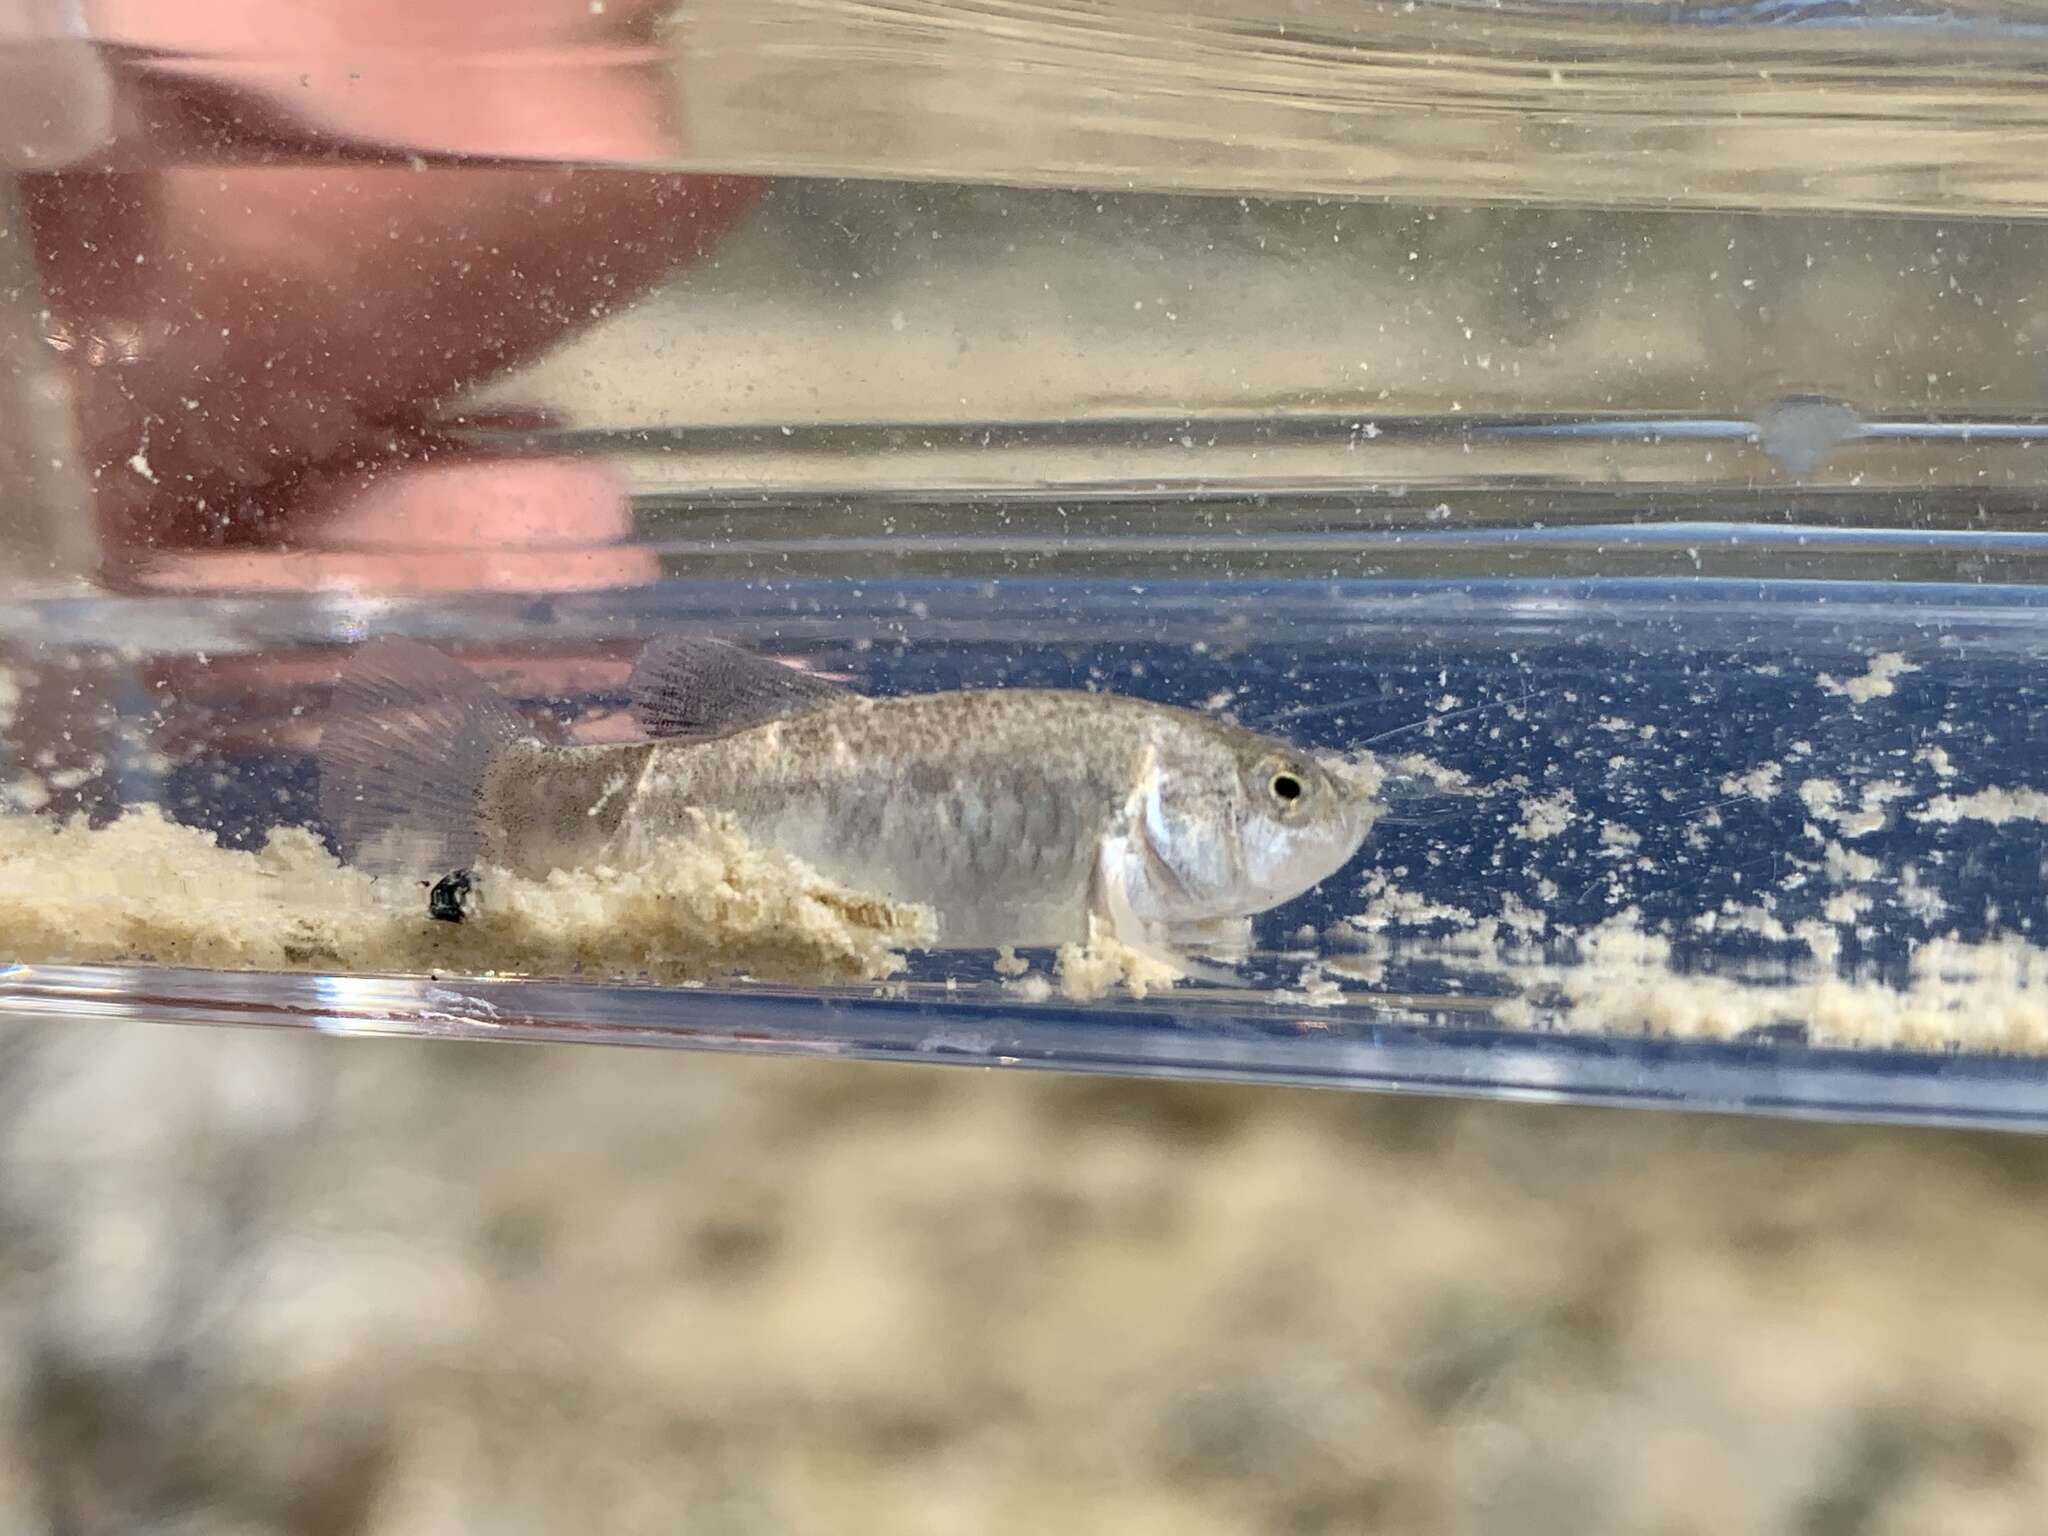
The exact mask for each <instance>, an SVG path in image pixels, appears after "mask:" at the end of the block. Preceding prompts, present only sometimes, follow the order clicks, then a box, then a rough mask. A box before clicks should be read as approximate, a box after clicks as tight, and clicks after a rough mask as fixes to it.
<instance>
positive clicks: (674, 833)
mask: <svg viewBox="0 0 2048 1536" xmlns="http://www.w3.org/2000/svg"><path fill="white" fill-rule="evenodd" d="M628 689H629V693H630V697H631V702H632V708H633V713H634V716H635V718H636V719H637V720H638V722H639V723H640V725H641V727H642V728H643V729H644V730H645V732H646V733H647V735H648V737H649V739H648V740H646V741H644V742H633V743H624V744H606V745H591V746H568V745H559V744H555V743H552V742H549V741H547V740H544V739H543V738H542V737H540V736H539V735H537V734H536V733H534V732H533V731H532V730H531V729H530V728H529V727H528V725H527V724H526V722H525V721H524V720H523V718H522V717H521V716H520V715H519V714H518V713H517V712H516V711H515V710H514V709H513V708H512V707H511V705H510V704H509V703H508V702H507V701H506V700H505V699H503V698H502V697H501V696H499V695H498V694H497V693H495V692H494V691H493V690H492V689H491V688H490V687H489V686H488V685H487V684H485V683H484V682H483V681H482V679H480V678H479V677H477V676H476V674H474V673H473V672H471V671H470V670H469V669H467V668H466V667H463V666H462V665H460V664H459V663H457V662H455V661H454V660H452V659H450V658H449V657H447V656H444V655H442V654H441V653H440V652H438V651H435V650H433V649H431V648H430V647H427V646H424V645H420V644H418V643H415V642H412V641H404V640H385V641H378V642H374V643H372V644H370V645H367V646H364V647H362V648H360V649H359V650H358V651H356V652H355V653H354V654H353V655H352V657H351V658H350V661H349V662H348V664H347V665H346V667H345V668H344V671H343V675H342V677H341V680H340V682H339V684H338V685H337V688H336V693H335V703H334V709H333V713H332V714H331V715H330V717H329V723H328V726H327V729H326V731H325V733H324V735H323V739H322V742H321V745H320V749H319V757H320V767H321V806H322V810H323V812H324V814H325V816H326V818H327V820H328V822H329V824H330V825H331V826H332V827H333V828H334V829H335V832H336V834H337V836H338V838H339V839H340V842H341V845H342V848H343V852H344V854H345V855H346V856H348V857H349V858H350V859H351V860H352V861H354V862H356V863H358V864H359V865H362V866H363V867H365V868H369V869H371V870H372V872H374V873H382V874H397V873H401V872H403V873H404V874H406V875H409V876H412V877H415V878H417V877H419V876H421V875H426V876H428V877H434V876H439V875H443V874H448V873H450V872H453V871H466V870H468V869H470V868H472V867H478V868H483V867H494V868H502V869H506V870H510V871H513V872H515V873H517V874H521V875H527V876H533V877H541V876H544V875H545V874H546V873H547V872H548V871H550V870H553V869H558V868H589V867H600V866H602V867H611V868H619V867H624V866H626V865H629V864H630V863H631V862H632V861H634V860H635V859H637V858H640V857H642V856H644V855H645V854H646V852H647V851H648V850H650V849H652V848H653V847H655V846H657V845H658V844H660V843H661V842H662V841H663V840H664V839H669V838H675V837H679V836H686V835H687V834H688V832H689V829H690V827H691V825H692V817H693V814H696V813H703V812H713V813H717V812H723V813H727V814H729V815H730V816H731V817H732V818H733V819H734V820H735V822H736V823H737V824H738V826H739V827H740V829H741V830H742V831H743V832H744V833H745V834H746V835H747V836H748V838H750V839H751V840H752V841H754V842H756V843H757V844H760V845H762V846H765V847H769V848H773V849H776V850H779V851H781V852H784V853H786V854H788V855H791V856H793V857H795V858H798V859H801V860H802V861H803V862H805V863H806V864H808V865H810V866H811V867H812V868H813V869H815V870H817V871H818V872H819V873H820V874H821V875H823V876H825V877H826V878H828V879H831V880H834V881H836V882H839V883H841V884H844V885H846V886H849V887H852V888H854V889H858V890H862V891H867V892H871V893H873V894H876V895H880V896H885V897H888V898H890V899H893V900H896V901H902V902H916V903H921V904H924V905H927V906H929V907H931V908H932V909H933V910H934V911H935V912H936V913H937V914H938V918H939V937H940V943H941V944H942V945H943V946H944V947H947V948H962V949H975V948H992V947H998V946H1005V945H1011V946H1017V947H1027V946H1042V945H1057V944H1063V943H1067V942H1070V941H1086V940H1088V939H1090V938H1091V937H1093V936H1095V935H1097V934H1103V933H1106V934H1108V935H1111V936H1113V937H1115V938H1117V939H1119V940H1121V941H1123V942H1125V943H1127V944H1130V945H1132V946H1133V947H1135V948H1138V949H1141V950H1144V951H1146V952H1149V953H1153V954H1162V953H1164V954H1168V955H1177V954H1183V953H1185V951H1186V949H1187V948H1189V947H1200V948H1208V949H1211V950H1212V951H1213V950H1214V949H1216V948H1217V947H1218V946H1219V944H1222V945H1224V946H1225V947H1227V945H1228V943H1229V942H1230V941H1231V940H1232V939H1233V937H1235V936H1239V935H1242V934H1244V933H1247V932H1248V930H1249V926H1250V919H1251V918H1252V917H1253V916H1254V915H1255V914H1257V913H1260V912H1263V911H1265V910H1267V909H1268V908H1271V907H1275V906H1278V905H1279V904H1281V903H1282V902H1285V901H1288V900H1290V899H1291V898H1293V897H1295V896H1298V895H1300V894H1302V893H1303V892H1305V891H1307V890H1309V889H1311V888H1312V887H1314V886H1316V885H1317V884H1319V883H1320V882H1322V881H1323V880H1325V879H1327V878H1328V877H1329V876H1331V875H1333V874H1335V873H1336V872H1337V871H1338V870H1339V869H1341V868H1342V867H1343V866H1344V865H1345V864H1347V863H1348V862H1349V861H1350V859H1351V858H1352V856H1353V855H1354V854H1355V853H1356V852H1357V851H1358V849H1359V847H1360V845H1361V844H1362V843H1363V841H1364V840H1365V837H1366V835H1367V833H1368V831H1369V830H1370V829H1371V827H1372V824H1373V821H1374V819H1375V818H1376V817H1377V815H1378V814H1379V810H1380V806H1379V802H1378V801H1377V799H1376V798H1375V796H1374V795H1373V793H1372V781H1371V776H1370V775H1369V774H1368V773H1365V772H1361V771H1360V770H1358V769H1356V768H1354V767H1351V766H1349V765H1347V764H1345V763H1343V762H1341V761H1337V760H1334V759H1326V758H1321V757H1318V756H1316V755H1314V754H1311V753H1308V752H1306V751H1303V750H1302V749H1300V748H1297V747H1295V746H1292V745H1290V744H1289V743H1287V742H1285V741H1282V740H1279V739H1276V738H1273V737H1268V736H1263V735H1260V734H1258V733H1255V732H1253V731H1250V730H1247V729H1243V728H1241V727H1239V726H1236V725H1233V724H1230V723H1227V722H1224V721H1220V720H1216V719H1212V718H1210V717H1208V716H1206V715H1201V714H1197V713H1194V712H1192V711H1189V710H1184V709H1178V708H1174V707H1171V706H1168V705H1163V704H1156V703H1152V702H1149V701H1146V700H1142V699H1136V698H1129V697H1124V696H1120V695H1115V694H1104V693H1089V692H1082V691H1069V690H1059V689H1040V688H998V689H966V690H960V691H954V692H945V693H931V694H920V695H914V696H905V697H870V696H867V695H864V694H861V693H858V692H855V691H853V690H851V689H849V688H846V687H843V686H841V685H840V684H838V683H835V682H832V681H831V680H829V679H826V678H821V677H818V676H816V675H815V674H812V673H808V672H803V671H799V670H797V669H796V668H793V667H787V666H784V665H782V664H781V663H779V662H776V661H773V660H770V659H767V658H763V657H760V656H757V655H754V654H752V653H750V652H748V651H745V650H742V649H740V648H738V647H735V646H732V645H728V644H725V643H723V642H720V641H715V640H709V639H700V638H695V637H690V636H668V637H664V638H662V639H659V640H656V641H655V642H653V643H652V644H651V645H649V646H648V647H647V648H646V650H645V651H644V652H642V654H641V656H640V658H639V660H638V661H637V663H636V664H635V666H634V668H633V672H632V676H631V679H630V681H629V684H628Z"/></svg>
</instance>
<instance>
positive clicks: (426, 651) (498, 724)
mask: <svg viewBox="0 0 2048 1536" xmlns="http://www.w3.org/2000/svg"><path fill="white" fill-rule="evenodd" d="M531 734H532V732H531V730H530V728H529V727H528V725H527V723H526V721H525V720H524V719H523V718H522V717H521V716H520V714H519V712H518V711H517V710H515V709H514V708H513V707H512V706H511V705H510V704H509V703H507V702H506V701H505V699H504V698H503V697H501V696H500V695H499V694H498V693H496V692H494V691H493V690H492V688H491V687H490V685H489V684H487V683H486V682H484V680H483V679H482V678H480V677H478V676H477V675H476V674H475V673H474V672H472V671H470V670H469V668H467V667H465V666H463V665H462V664H461V663H460V662H457V661H455V660H453V659H452V658H450V657H448V656H444V655H442V654H441V652H439V651H437V650H435V649H433V647H431V646H427V645H421V644H420V643H419V642H417V641H414V640H377V641H372V642H371V643H370V644H368V645H365V646H362V647H360V648H359V649H357V650H356V651H355V652H354V653H353V654H351V655H350V656H349V658H348V660H347V661H346V662H344V663H343V666H342V670H341V676H340V678H339V679H338V680H337V682H336V683H335V688H334V701H333V704H332V705H331V707H330V710H329V713H328V716H327V721H326V725H325V728H324V729H323V730H322V732H321V735H320V746H319V748H318V760H319V765H320V811H321V814H322V816H323V817H324V818H325V819H326V821H327V824H328V825H329V826H330V827H332V828H333V829H334V835H335V838H336V840H337V841H338V842H339V843H340V845H341V852H342V856H343V857H344V858H345V859H347V860H348V861H349V862H350V863H352V864H355V865H357V866H358V867H360V868H363V869H366V870H369V871H370V872H371V873H373V874H392V875H395V874H409V875H421V874H437V875H438V874H444V873H446V872H448V871H450V870H458V869H468V868H470V867H471V866H472V865H473V864H475V862H476V861H477V858H478V856H479V855H480V854H481V853H482V852H483V851H484V848H483V843H484V838H483V814H482V813H483V787H484V775H485V773H486V772H487V771H488V770H489V768H490V766H491V762H492V760H493V759H494V758H495V757H496V756H497V754H498V753H499V752H500V751H502V750H503V749H504V748H505V747H507V746H509V745H511V744H512V743H513V742H515V741H519V740H521V739H523V738H525V737H527V736H529V735H531Z"/></svg>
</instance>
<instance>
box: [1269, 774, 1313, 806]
mask: <svg viewBox="0 0 2048 1536" xmlns="http://www.w3.org/2000/svg"><path fill="white" fill-rule="evenodd" d="M1267 787H1268V788H1270V789H1271V790H1272V791H1273V798H1274V799H1276V800H1284V801H1287V802H1290V803H1291V802H1293V801H1296V800H1299V799H1300V798H1301V797H1302V796H1303V795H1304V794H1306V793H1307V792H1308V786H1307V785H1305V784H1303V783H1302V782H1301V780H1300V778H1298V777H1297V776H1296V775H1294V774H1291V773H1289V772H1287V770H1286V769H1284V768H1283V769H1282V770H1281V771H1280V772H1278V773H1276V774H1274V775H1273V780H1272V783H1271V784H1270V785H1268V786H1267Z"/></svg>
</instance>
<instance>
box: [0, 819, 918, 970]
mask: <svg viewBox="0 0 2048 1536" xmlns="http://www.w3.org/2000/svg"><path fill="white" fill-rule="evenodd" d="M479 884H480V888H481V890H482V893H483V898H482V901H481V904H480V906H479V909H478V910H477V911H476V912H475V913H474V914H473V915H472V916H471V917H470V919H469V920H468V921H466V922H464V923H461V924H454V923H442V922H435V921H432V920H431V919H429V918H428V917H427V916H426V913H425V896H424V892H421V891H417V890H413V891H404V892H392V891H387V890H385V889H383V888H380V887H379V886H378V885H377V884H376V883H374V882H372V881H371V880H370V879H369V878H368V877H367V876H365V875H363V874H362V873H361V872H359V871H357V870H354V869H350V868H348V867H347V866H345V865H343V864H341V863H339V862H338V861H337V860H335V859H334V857H333V856H332V855H330V854H329V853H328V852H327V851H326V850H325V849H324V848H323V847H322V846H321V845H320V843H319V841H318V839H316V838H315V837H314V836H313V835H312V834H311V833H310V832H305V831H302V830H298V829H287V830H282V831H279V832H276V833H274V834H272V836H271V838H270V840H269V842H268V843H267V844H266V845H265V847H264V848H263V849H262V850H261V851H260V852H256V853H245V852H240V851H237V850H234V849H228V848H223V847H221V846H220V845H219V844H218V843H216V842H215V841H214V839H213V838H212V837H210V836H209V835H208V834H206V833H204V832H201V831H198V830H195V829H193V828H190V827H183V826H179V825H177V824H175V823H173V822H171V821H169V820H167V819H165V817H164V816H163V815H162V814H161V813H160V812H159V811H157V810H156V809H155V808H153V807H138V808H136V809H133V810H131V811H129V812H128V813H127V814H126V815H124V816H123V817H122V818H121V819H120V820H118V821H116V822H114V823H113V824H112V825H110V826H106V827H102V828H98V829H90V828H88V827H86V826H85V825H84V824H83V823H82V822H72V823H68V824H61V825H60V824H59V823H56V822H54V821H49V820H41V819H37V818H34V817H28V816H14V817H0V933H4V934H5V935H6V939H5V950H6V958H7V959H9V960H14V961H21V962H26V963H40V964H51V965H55V964H81V965H89V964H123V963H154V964H159V965H177V966H196V967H202V968H207V969H218V970H316V971H330V970H331V971H356V972H371V973H377V972H421V971H456V972H462V973H467V974H492V973H495V974H513V975H554V976H562V975H583V976H602V977H611V978H622V979H623V978H634V979H638V978H642V977H644V978H647V979H650V980H656V981H670V982H673V981H680V980H691V979H696V978H700V977H706V976H714V975H729V974H733V973H737V972H745V973H747V974H751V975H755V976H759V977H762V978H764V979H774V980H778V981H790V982H827V981H848V980H878V979H880V978H882V977H885V976H888V975H890V974H892V973H894V972H895V971H897V970H899V969H900V968H901V966H902V958H901V954H900V951H901V950H902V949H903V948H904V947H906V946H916V945H922V944H929V943H930V942H931V940H932V938H933V936H934V934H935V932H936V927H937V923H936V918H935V916H934V914H933V913H932V912H931V911H930V909H928V908H925V907H919V906H912V905H908V904H902V903H895V902H889V901H885V900H882V899H880V898H878V897H874V896H869V895H865V894H863V893H861V892H858V891H850V890H846V889H844V888H842V887H839V886H836V885H833V884H831V883H830V882H828V881H826V880H824V879H823V878H821V877H820V876H819V875H817V874H816V873H815V872H814V871H812V870H810V869H809V868H807V867H806V866H805V865H803V864H802V863H800V862H798V861H797V860H794V859H790V858H787V857H785V856H783V855H780V854H777V853H773V852H770V851H768V850H764V849H760V848H757V847H755V846H754V845H753V844H751V843H749V842H748V841H747V840H746V839H745V838H743V837H742V836H741V835H740V834H739V832H738V830H737V829H736V828H735V827H734V826H733V825H732V824H731V822H730V821H729V820H722V819H716V818H708V817H707V818H704V819H703V820H702V821H701V823H700V825H699V828H698V831H697V834H696V835H693V836H692V837H690V838H688V839H686V840H679V841H677V842H674V843H671V844H669V845H666V846H665V847H663V848H662V849H660V850H659V851H658V852H657V853H656V854H655V855H654V856H653V857H652V858H650V859H649V860H648V861H647V862H646V863H645V864H643V865H640V866H638V867H636V868H634V869H631V870H625V871H619V870H609V869H601V868H594V869H588V870H578V871H574V872H569V871H557V872H556V873H554V874H553V875H551V876H549V877H548V878H547V879H546V880H541V881H534V880H522V879H518V878H516V877H514V876H511V875H508V874H505V873H502V872H499V871H488V870H487V871H484V872H482V874H481V878H480V882H479Z"/></svg>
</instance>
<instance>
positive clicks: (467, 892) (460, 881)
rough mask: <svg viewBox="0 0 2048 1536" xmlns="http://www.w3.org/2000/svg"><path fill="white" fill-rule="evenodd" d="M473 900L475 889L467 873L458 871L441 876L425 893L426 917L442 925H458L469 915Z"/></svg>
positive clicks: (462, 870)
mask: <svg viewBox="0 0 2048 1536" xmlns="http://www.w3.org/2000/svg"><path fill="white" fill-rule="evenodd" d="M475 900H476V887H475V885H474V884H473V883H472V882H471V880H470V875H469V871H468V870H466V869H458V870H456V871H455V873H454V874H452V875H443V876H442V877H441V878H440V879H439V880H438V881H436V882H435V884H434V888H433V889H432V890H431V891H429V892H427V916H429V917H431V918H434V919H435V920H436V921H439V922H443V923H459V922H461V921H462V920H463V919H464V918H465V917H467V916H468V915H469V910H470V908H471V907H472V906H474V905H475Z"/></svg>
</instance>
